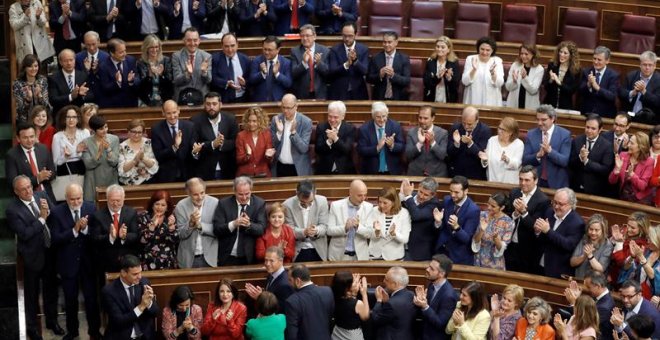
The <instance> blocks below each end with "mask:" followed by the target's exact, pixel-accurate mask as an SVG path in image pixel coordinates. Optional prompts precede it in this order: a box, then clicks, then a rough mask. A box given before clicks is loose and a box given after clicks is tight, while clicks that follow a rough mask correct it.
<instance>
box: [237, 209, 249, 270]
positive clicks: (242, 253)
mask: <svg viewBox="0 0 660 340" xmlns="http://www.w3.org/2000/svg"><path fill="white" fill-rule="evenodd" d="M246 213H247V204H241V211H240V212H239V214H238V216H239V217H240V216H243V214H246ZM240 238H242V236H241V233H240V229H237V230H236V257H245V249H244V247H243V245H242V244H241V242H240Z"/></svg>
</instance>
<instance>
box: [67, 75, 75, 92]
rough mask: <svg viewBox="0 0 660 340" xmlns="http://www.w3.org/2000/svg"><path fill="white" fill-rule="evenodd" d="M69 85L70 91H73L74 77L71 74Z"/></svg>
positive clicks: (68, 80) (68, 77) (68, 79)
mask: <svg viewBox="0 0 660 340" xmlns="http://www.w3.org/2000/svg"><path fill="white" fill-rule="evenodd" d="M66 83H67V85H69V91H73V75H72V74H69V75H68V76H67V80H66Z"/></svg>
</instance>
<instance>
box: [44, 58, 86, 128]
mask: <svg viewBox="0 0 660 340" xmlns="http://www.w3.org/2000/svg"><path fill="white" fill-rule="evenodd" d="M57 60H58V61H59V65H60V69H59V70H58V71H57V72H55V73H53V75H51V76H50V77H48V98H49V100H50V105H52V106H53V116H56V114H57V112H58V111H59V110H60V109H61V108H62V107H64V106H66V105H76V106H82V105H83V104H85V103H90V102H93V101H94V93H93V92H92V91H91V90H90V87H89V84H87V78H88V75H87V72H85V71H84V70H81V69H76V54H75V53H74V52H73V51H72V50H70V49H64V50H62V52H60V54H59V56H58V59H57Z"/></svg>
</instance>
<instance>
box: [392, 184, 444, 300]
mask: <svg viewBox="0 0 660 340" xmlns="http://www.w3.org/2000/svg"><path fill="white" fill-rule="evenodd" d="M401 204H402V205H403V207H404V208H406V209H408V212H409V213H410V219H411V227H412V228H411V229H410V236H409V237H408V256H409V257H410V258H409V259H408V260H412V261H428V260H430V259H431V256H433V254H434V250H435V242H436V240H437V239H438V229H436V227H435V219H434V218H433V209H435V208H438V209H440V210H442V203H440V200H438V199H437V198H435V197H433V198H431V199H430V200H428V201H426V202H424V203H422V204H420V205H417V204H415V196H411V197H410V198H408V199H407V200H405V201H403V202H401ZM455 306H456V303H454V307H455Z"/></svg>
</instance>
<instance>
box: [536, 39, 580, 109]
mask: <svg viewBox="0 0 660 340" xmlns="http://www.w3.org/2000/svg"><path fill="white" fill-rule="evenodd" d="M579 84H580V52H579V51H578V48H577V46H576V45H575V43H574V42H572V41H562V42H561V43H559V45H557V48H556V49H555V55H554V57H553V58H552V60H550V63H548V73H547V76H546V77H545V80H544V81H543V86H544V87H545V92H546V94H545V99H544V100H543V104H549V105H552V106H553V107H555V108H557V109H565V110H573V109H574V105H573V95H574V94H575V91H577V87H578V85H579Z"/></svg>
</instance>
